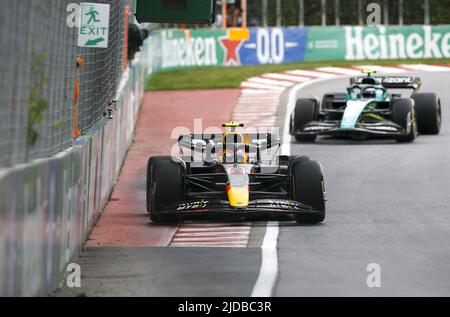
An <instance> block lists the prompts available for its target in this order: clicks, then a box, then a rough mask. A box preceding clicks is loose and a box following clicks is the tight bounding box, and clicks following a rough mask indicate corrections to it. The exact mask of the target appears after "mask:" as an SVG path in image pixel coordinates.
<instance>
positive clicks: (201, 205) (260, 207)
mask: <svg viewBox="0 0 450 317" xmlns="http://www.w3.org/2000/svg"><path fill="white" fill-rule="evenodd" d="M312 213H320V212H319V211H315V210H314V209H313V207H311V206H306V205H303V204H301V203H299V202H296V201H291V200H280V199H261V200H253V201H250V204H249V205H248V207H246V208H233V207H231V206H230V204H229V203H228V202H227V201H224V200H201V201H188V202H183V203H180V204H178V205H174V206H168V207H167V208H165V211H163V212H161V215H164V214H167V215H171V216H179V217H180V218H183V219H189V218H201V217H203V216H207V217H208V218H210V217H224V218H230V219H231V218H253V217H270V216H273V217H286V216H287V217H293V216H295V215H302V214H312Z"/></svg>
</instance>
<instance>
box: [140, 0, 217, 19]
mask: <svg viewBox="0 0 450 317" xmlns="http://www.w3.org/2000/svg"><path fill="white" fill-rule="evenodd" d="M215 9H216V0H138V1H137V9H136V18H137V20H138V22H140V23H142V22H157V23H190V24H212V23H214V20H215Z"/></svg>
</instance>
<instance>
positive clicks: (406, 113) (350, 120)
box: [290, 70, 441, 142]
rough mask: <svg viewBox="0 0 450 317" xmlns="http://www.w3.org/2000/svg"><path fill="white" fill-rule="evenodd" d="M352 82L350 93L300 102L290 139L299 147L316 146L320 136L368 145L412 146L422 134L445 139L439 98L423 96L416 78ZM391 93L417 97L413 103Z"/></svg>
mask: <svg viewBox="0 0 450 317" xmlns="http://www.w3.org/2000/svg"><path fill="white" fill-rule="evenodd" d="M363 73H365V74H366V75H367V76H365V77H357V78H352V79H351V83H350V84H351V86H350V87H349V88H348V89H347V92H346V93H327V94H325V96H324V98H323V101H322V104H320V103H319V101H318V100H317V99H314V98H310V99H308V98H306V99H303V98H302V99H299V100H297V104H296V107H295V110H294V112H293V113H292V116H291V121H290V124H291V125H290V133H291V135H293V136H295V138H296V140H297V141H299V142H314V141H315V140H316V138H317V136H319V135H331V136H341V137H352V138H355V139H365V138H369V137H371V136H375V137H389V138H394V139H396V140H397V141H398V142H412V141H414V139H415V138H416V135H417V133H420V134H439V132H440V129H441V101H440V99H439V97H438V96H437V95H436V94H434V93H418V90H419V88H420V86H421V85H422V82H421V80H420V78H417V77H411V76H388V77H374V76H373V74H374V73H375V72H374V71H371V70H366V71H363ZM389 89H399V90H405V89H409V90H412V91H413V94H412V95H411V96H410V97H403V96H402V95H401V94H395V93H391V92H390V91H389Z"/></svg>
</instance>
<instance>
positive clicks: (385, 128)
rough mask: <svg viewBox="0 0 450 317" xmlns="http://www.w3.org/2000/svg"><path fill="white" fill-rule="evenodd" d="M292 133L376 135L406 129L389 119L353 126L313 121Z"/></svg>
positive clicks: (400, 131) (387, 134)
mask: <svg viewBox="0 0 450 317" xmlns="http://www.w3.org/2000/svg"><path fill="white" fill-rule="evenodd" d="M291 134H292V135H350V134H367V135H377V136H399V135H405V134H406V131H405V129H403V128H402V127H400V126H399V125H397V124H395V123H393V122H391V121H383V122H379V123H358V124H356V125H355V127H354V128H341V126H340V122H339V121H337V122H321V121H313V122H310V123H308V124H306V125H305V126H304V127H303V128H302V129H301V130H300V131H293V132H291Z"/></svg>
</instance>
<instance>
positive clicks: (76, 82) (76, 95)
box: [73, 56, 84, 139]
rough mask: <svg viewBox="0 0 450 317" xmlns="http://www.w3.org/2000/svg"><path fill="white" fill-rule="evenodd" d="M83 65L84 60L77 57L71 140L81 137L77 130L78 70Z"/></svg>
mask: <svg viewBox="0 0 450 317" xmlns="http://www.w3.org/2000/svg"><path fill="white" fill-rule="evenodd" d="M83 65H84V59H83V58H81V56H78V57H77V74H76V78H75V88H74V96H73V138H74V139H76V138H79V137H80V135H81V132H80V130H79V129H78V101H79V99H80V81H79V78H80V68H81V66H83Z"/></svg>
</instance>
